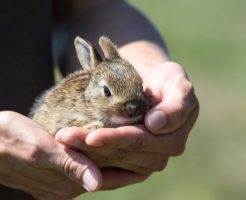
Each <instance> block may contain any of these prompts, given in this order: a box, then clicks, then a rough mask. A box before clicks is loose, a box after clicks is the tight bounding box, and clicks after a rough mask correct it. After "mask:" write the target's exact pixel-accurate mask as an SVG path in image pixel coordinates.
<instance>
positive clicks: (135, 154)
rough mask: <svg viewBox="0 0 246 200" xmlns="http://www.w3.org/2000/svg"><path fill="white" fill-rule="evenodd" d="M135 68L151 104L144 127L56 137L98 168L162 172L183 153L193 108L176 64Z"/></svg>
mask: <svg viewBox="0 0 246 200" xmlns="http://www.w3.org/2000/svg"><path fill="white" fill-rule="evenodd" d="M141 69H142V71H139V72H140V75H141V76H142V79H143V84H144V90H145V93H146V94H147V95H148V96H149V97H150V100H151V101H152V103H153V104H154V107H153V108H152V109H151V110H150V111H149V112H148V113H147V115H146V117H145V126H144V125H138V126H125V127H119V128H103V129H98V130H95V131H93V132H90V133H89V132H88V131H86V130H82V129H79V128H68V129H66V130H64V131H63V133H62V134H58V135H57V136H56V139H57V140H58V141H60V142H62V143H63V144H65V145H69V146H71V147H73V148H76V149H79V150H82V151H83V152H84V153H85V154H86V155H87V156H88V157H89V158H91V159H92V160H93V161H94V162H95V163H96V164H97V165H98V166H99V167H117V168H118V169H125V170H129V171H132V172H134V173H136V174H151V173H152V172H154V171H158V170H162V169H164V168H165V166H166V164H167V161H168V159H169V157H170V156H177V155H180V154H182V153H183V151H184V148H185V144H186V139H187V137H188V133H189V132H190V130H191V129H192V127H193V125H194V123H195V121H196V119H197V116H198V112H199V104H198V101H197V98H196V96H195V94H194V90H193V86H192V84H191V83H190V81H189V80H188V78H187V76H186V74H185V72H184V70H183V68H182V67H181V66H180V65H178V64H176V63H173V62H166V63H163V64H161V65H159V66H156V67H154V68H147V67H146V68H141ZM153 114H154V115H153ZM146 127H147V128H146ZM146 177H147V176H146ZM128 178H129V179H131V177H130V176H129V177H128ZM133 182H134V181H132V183H133Z"/></svg>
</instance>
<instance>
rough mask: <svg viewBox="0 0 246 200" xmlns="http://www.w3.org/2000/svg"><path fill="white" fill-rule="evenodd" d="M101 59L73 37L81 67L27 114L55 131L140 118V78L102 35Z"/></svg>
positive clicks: (127, 122)
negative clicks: (102, 54)
mask: <svg viewBox="0 0 246 200" xmlns="http://www.w3.org/2000/svg"><path fill="white" fill-rule="evenodd" d="M99 44H100V47H101V48H102V51H103V53H104V56H105V59H104V60H102V58H101V57H100V55H99V54H98V52H97V51H96V49H95V48H94V47H93V46H92V45H91V44H90V43H89V42H88V41H86V40H83V39H82V38H80V37H76V38H75V41H74V45H75V49H76V52H77V55H78V59H79V61H80V64H81V66H82V69H81V70H79V71H76V72H74V73H72V74H70V75H68V76H67V77H66V78H64V79H63V80H62V81H61V82H60V83H59V84H58V85H56V86H55V87H54V88H52V89H50V90H48V91H47V92H45V94H44V95H43V96H41V98H39V99H38V100H37V101H36V103H35V104H34V107H33V109H32V111H31V114H30V117H31V118H32V119H33V120H34V121H36V122H37V123H39V124H40V125H42V126H43V127H44V128H46V129H47V131H49V132H50V133H51V134H53V135H54V134H55V133H56V132H57V131H58V130H59V129H60V128H63V127H71V126H78V127H83V128H88V129H97V128H102V127H118V126H123V125H130V124H136V123H139V122H141V121H143V117H144V114H145V112H146V100H145V96H144V94H143V87H142V80H141V78H140V76H139V75H138V73H137V72H136V70H135V69H134V67H133V66H132V65H131V64H130V63H129V62H127V61H126V60H124V59H122V58H121V57H120V55H119V53H118V50H117V48H116V46H115V45H114V44H113V43H112V42H111V40H110V39H109V38H107V37H105V36H103V37H100V39H99Z"/></svg>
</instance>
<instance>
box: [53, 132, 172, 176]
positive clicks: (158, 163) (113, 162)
mask: <svg viewBox="0 0 246 200" xmlns="http://www.w3.org/2000/svg"><path fill="white" fill-rule="evenodd" d="M81 131H82V129H80V128H76V127H72V128H65V129H63V130H61V131H59V132H58V133H57V134H56V137H57V138H56V139H57V140H58V141H59V142H62V143H63V144H65V145H66V146H69V147H70V148H73V149H78V150H82V151H83V153H84V154H85V155H86V156H87V157H88V158H89V159H90V160H92V161H93V162H94V163H95V164H96V165H97V166H98V167H109V166H114V167H119V168H123V169H126V170H130V171H134V172H136V173H142V174H143V173H147V172H153V171H160V170H163V169H164V168H165V166H166V164H167V160H168V158H166V156H165V155H163V154H159V153H151V152H140V151H128V150H123V149H118V147H117V148H114V147H110V146H109V147H101V148H95V147H90V146H88V145H87V144H85V143H84V141H82V139H83V138H84V137H85V134H84V133H81ZM83 140H84V139H83Z"/></svg>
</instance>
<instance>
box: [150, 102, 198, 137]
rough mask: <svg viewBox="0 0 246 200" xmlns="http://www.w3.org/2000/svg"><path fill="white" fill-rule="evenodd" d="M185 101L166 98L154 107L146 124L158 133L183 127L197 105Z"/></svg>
mask: <svg viewBox="0 0 246 200" xmlns="http://www.w3.org/2000/svg"><path fill="white" fill-rule="evenodd" d="M196 105H197V104H196V103H195V101H193V102H192V103H190V102H185V103H184V101H182V102H181V101H177V100H176V101H175V100H166V101H162V102H161V103H159V104H158V105H156V106H155V107H154V108H152V109H151V110H150V111H149V112H148V113H147V114H146V117H145V125H146V127H147V128H148V129H149V130H150V131H151V132H152V133H156V134H167V133H170V132H172V131H175V130H177V129H178V128H179V127H181V126H182V125H183V124H184V123H185V121H186V119H187V117H188V116H189V114H190V113H191V111H192V110H193V109H194V108H195V107H196Z"/></svg>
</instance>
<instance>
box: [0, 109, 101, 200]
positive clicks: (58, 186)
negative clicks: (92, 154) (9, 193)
mask: <svg viewBox="0 0 246 200" xmlns="http://www.w3.org/2000/svg"><path fill="white" fill-rule="evenodd" d="M0 175H1V180H0V184H3V185H5V186H8V187H12V188H16V189H19V190H23V191H25V192H27V193H29V194H31V195H32V196H34V197H35V198H36V199H50V200H56V199H59V200H60V199H72V198H73V197H76V196H77V195H79V194H81V193H84V192H86V190H89V191H96V190H99V188H100V187H101V184H102V175H101V173H100V171H99V169H98V168H97V167H96V166H95V165H94V164H93V163H92V162H91V161H90V160H89V159H88V158H87V157H85V156H84V155H82V154H81V153H78V152H76V151H74V150H72V149H69V148H66V147H64V146H63V145H62V144H60V143H58V142H56V141H55V139H54V138H53V137H52V136H50V135H49V134H48V133H47V132H46V131H45V130H44V129H42V128H41V127H40V126H39V125H37V124H36V123H34V122H33V121H32V120H31V119H29V118H26V117H24V116H22V115H20V114H17V113H14V112H10V111H3V112H0ZM84 188H86V190H85V189H84Z"/></svg>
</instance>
